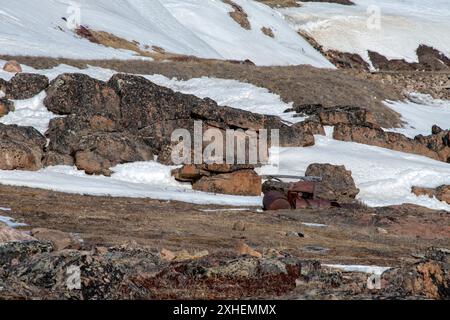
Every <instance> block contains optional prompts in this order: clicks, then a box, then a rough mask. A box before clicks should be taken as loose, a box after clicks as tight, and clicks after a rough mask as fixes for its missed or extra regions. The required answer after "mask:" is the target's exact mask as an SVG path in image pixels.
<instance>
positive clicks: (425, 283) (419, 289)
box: [383, 248, 450, 300]
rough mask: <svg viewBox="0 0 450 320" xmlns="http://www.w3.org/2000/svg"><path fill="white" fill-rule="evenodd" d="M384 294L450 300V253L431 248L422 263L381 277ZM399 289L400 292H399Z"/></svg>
mask: <svg viewBox="0 0 450 320" xmlns="http://www.w3.org/2000/svg"><path fill="white" fill-rule="evenodd" d="M383 280H384V281H385V283H386V284H387V285H386V288H383V291H385V292H399V293H401V295H404V296H424V297H426V298H428V299H438V300H448V299H449V298H450V251H449V250H447V249H439V248H431V249H429V251H428V252H427V253H426V254H425V257H424V259H422V261H420V262H418V263H416V264H414V265H412V266H406V267H403V268H401V269H392V270H389V271H387V272H386V273H385V274H384V275H383ZM399 289H400V290H399Z"/></svg>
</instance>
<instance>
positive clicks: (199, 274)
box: [0, 240, 450, 300]
mask: <svg viewBox="0 0 450 320" xmlns="http://www.w3.org/2000/svg"><path fill="white" fill-rule="evenodd" d="M237 249H238V252H237V253H235V252H230V251H222V252H217V253H213V254H209V252H207V251H202V252H199V253H197V254H190V253H189V252H187V251H186V250H182V251H179V252H171V251H170V250H167V249H164V250H162V251H161V252H158V251H156V250H152V249H150V248H146V247H141V246H138V245H122V246H118V247H92V248H82V250H75V249H65V250H59V249H58V248H56V247H54V246H53V245H52V243H50V242H46V241H36V240H28V241H19V242H7V243H2V244H0V265H1V269H0V283H1V284H2V285H1V286H0V298H2V299H76V300H116V299H119V300H126V299H136V300H149V299H170V300H173V299H181V300H190V299H199V298H202V299H205V298H208V299H238V298H240V299H242V298H255V297H265V298H274V297H275V298H276V297H281V298H289V297H290V298H291V299H292V298H298V299H300V298H301V299H308V298H316V299H317V297H319V298H328V299H329V298H330V297H333V298H335V299H381V298H384V299H386V298H387V299H405V298H416V299H449V298H450V272H449V271H450V270H449V251H448V250H446V249H437V248H431V249H430V250H428V252H426V253H425V255H423V258H421V259H419V260H418V261H416V262H413V263H411V262H408V263H405V264H404V265H403V266H401V267H399V268H392V269H390V270H388V271H386V272H385V273H383V275H382V276H381V282H380V285H381V288H380V289H378V290H371V289H369V288H368V287H367V286H368V285H367V283H368V276H369V275H367V274H363V273H358V272H341V271H339V270H335V269H332V268H328V267H324V266H323V265H321V263H320V262H318V261H313V260H301V259H299V258H296V257H293V256H289V255H286V254H280V253H278V254H272V253H270V252H269V251H268V252H265V253H263V254H262V253H260V252H258V251H256V250H254V249H252V248H251V247H249V246H248V245H246V244H245V243H241V244H240V245H239V246H238V248H237ZM19 270H20V272H18V271H19Z"/></svg>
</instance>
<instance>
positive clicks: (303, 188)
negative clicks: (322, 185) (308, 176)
mask: <svg viewBox="0 0 450 320" xmlns="http://www.w3.org/2000/svg"><path fill="white" fill-rule="evenodd" d="M289 191H291V192H301V193H308V194H311V195H314V194H315V193H316V183H315V182H312V181H300V182H295V183H292V184H291V186H290V188H289Z"/></svg>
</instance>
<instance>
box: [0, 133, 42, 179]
mask: <svg viewBox="0 0 450 320" xmlns="http://www.w3.org/2000/svg"><path fill="white" fill-rule="evenodd" d="M46 143H47V141H46V139H45V137H43V136H42V135H41V134H40V133H39V132H38V131H37V130H36V129H34V128H32V127H19V126H16V125H4V124H0V150H1V152H0V169H2V170H15V169H21V170H38V169H40V168H42V162H41V159H42V156H43V150H44V147H45V145H46Z"/></svg>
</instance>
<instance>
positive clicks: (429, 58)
mask: <svg viewBox="0 0 450 320" xmlns="http://www.w3.org/2000/svg"><path fill="white" fill-rule="evenodd" d="M416 53H417V57H418V58H419V63H420V64H421V65H422V66H423V69H424V70H429V71H441V70H448V69H449V68H450V59H449V58H448V57H447V56H446V55H445V54H443V53H442V52H440V51H439V50H436V49H435V48H433V47H429V46H426V45H423V44H421V45H420V46H419V47H418V48H417V50H416Z"/></svg>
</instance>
